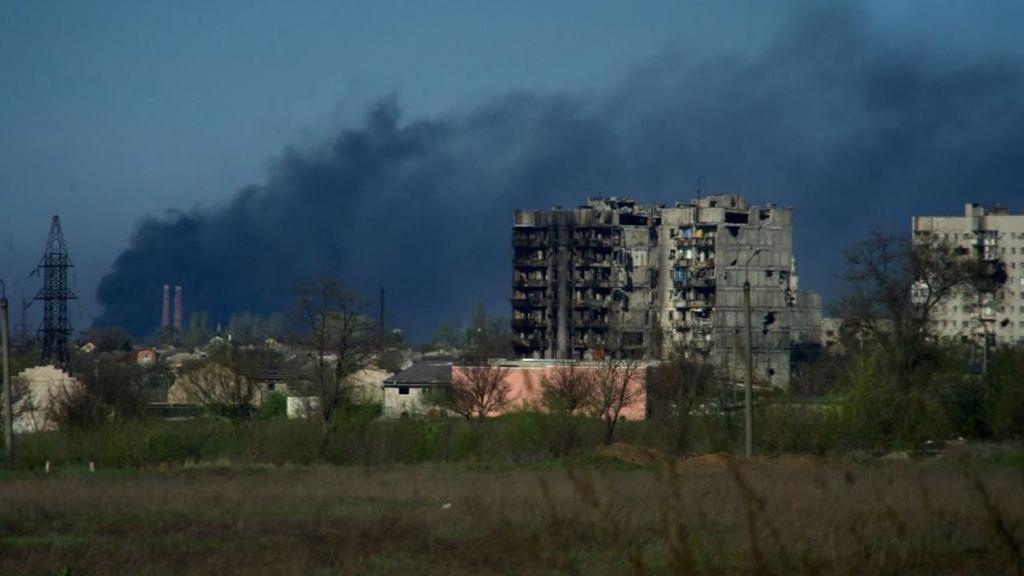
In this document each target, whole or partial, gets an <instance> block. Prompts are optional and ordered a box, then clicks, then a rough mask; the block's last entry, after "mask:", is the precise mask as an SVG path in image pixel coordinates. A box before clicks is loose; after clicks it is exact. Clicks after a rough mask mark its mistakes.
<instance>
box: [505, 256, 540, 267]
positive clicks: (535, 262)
mask: <svg viewBox="0 0 1024 576" xmlns="http://www.w3.org/2000/svg"><path fill="white" fill-rule="evenodd" d="M512 265H513V266H515V267H516V268H547V267H548V259H547V258H539V257H537V256H521V257H518V258H514V259H513V260H512Z"/></svg>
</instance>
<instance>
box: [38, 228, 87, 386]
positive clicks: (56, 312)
mask: <svg viewBox="0 0 1024 576" xmlns="http://www.w3.org/2000/svg"><path fill="white" fill-rule="evenodd" d="M72 266H73V264H72V263H71V259H70V258H69V257H68V250H67V247H66V246H65V245H64V233H63V232H61V229H60V216H54V217H53V221H52V223H51V224H50V237H49V238H48V239H47V241H46V252H45V253H44V254H43V258H42V259H41V260H40V261H39V266H38V267H37V268H36V270H35V272H33V274H38V273H39V271H40V270H42V272H43V288H42V290H40V291H39V293H38V294H36V297H35V300H41V301H42V302H43V324H42V325H41V326H40V327H39V331H40V332H41V333H42V336H43V354H42V359H43V361H44V362H47V361H48V362H52V363H54V364H56V365H57V366H59V367H61V368H63V367H64V366H65V365H66V364H67V361H68V337H69V336H70V335H71V322H70V321H69V320H68V300H74V299H76V298H78V297H77V296H75V295H74V293H72V292H71V289H70V288H69V287H68V268H71V267H72Z"/></svg>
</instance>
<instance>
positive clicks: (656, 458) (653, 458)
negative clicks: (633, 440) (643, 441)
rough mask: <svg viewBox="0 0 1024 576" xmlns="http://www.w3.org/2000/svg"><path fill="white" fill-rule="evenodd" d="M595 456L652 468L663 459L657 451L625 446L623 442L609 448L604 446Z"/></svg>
mask: <svg viewBox="0 0 1024 576" xmlns="http://www.w3.org/2000/svg"><path fill="white" fill-rule="evenodd" d="M597 455H598V456H600V457H602V458H608V459H611V460H618V461H619V462H625V463H627V464H636V465H639V466H653V465H655V464H657V463H658V462H661V461H663V460H664V458H665V457H664V456H663V455H662V454H661V453H660V452H658V451H657V450H652V449H650V448H644V447H642V446H634V445H633V444H626V443H625V442H616V443H615V444H612V445H611V446H605V447H604V448H601V449H600V450H599V451H598V452H597Z"/></svg>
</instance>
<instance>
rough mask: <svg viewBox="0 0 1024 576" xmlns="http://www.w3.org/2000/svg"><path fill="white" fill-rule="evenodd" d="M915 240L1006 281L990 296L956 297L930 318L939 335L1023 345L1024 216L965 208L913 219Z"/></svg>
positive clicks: (974, 206) (976, 206)
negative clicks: (942, 247)
mask: <svg viewBox="0 0 1024 576" xmlns="http://www.w3.org/2000/svg"><path fill="white" fill-rule="evenodd" d="M913 230H914V242H915V243H920V242H944V243H948V244H949V245H950V246H953V247H955V248H957V249H958V252H960V253H961V254H964V255H965V256H970V257H973V258H978V259H981V260H982V261H985V262H988V263H990V265H991V267H992V269H993V270H996V269H999V268H1002V269H1003V270H1004V271H1005V272H1006V276H1007V279H1006V282H1005V283H1004V284H1003V285H1002V287H1001V288H999V289H998V290H996V291H995V292H993V293H991V294H983V295H979V296H970V297H965V296H963V295H955V296H953V297H952V298H949V299H948V300H947V301H946V302H944V303H942V304H941V305H940V306H939V309H938V310H937V314H935V322H936V326H935V328H936V330H937V331H938V333H939V335H941V336H944V337H950V338H961V337H962V338H969V339H976V340H977V341H979V342H982V341H983V338H984V335H985V334H988V335H989V342H990V343H992V342H993V340H994V344H995V345H1002V344H1024V215H1022V214H1010V211H1009V210H1008V209H1006V208H1002V207H999V206H996V207H995V208H986V207H985V206H982V205H980V204H967V205H966V206H965V208H964V215H963V216H915V217H914V218H913Z"/></svg>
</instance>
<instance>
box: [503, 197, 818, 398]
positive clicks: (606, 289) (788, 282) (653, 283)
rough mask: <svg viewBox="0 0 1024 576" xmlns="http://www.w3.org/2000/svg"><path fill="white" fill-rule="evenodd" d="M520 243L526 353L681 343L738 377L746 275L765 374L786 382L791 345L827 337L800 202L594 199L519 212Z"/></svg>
mask: <svg viewBox="0 0 1024 576" xmlns="http://www.w3.org/2000/svg"><path fill="white" fill-rule="evenodd" d="M512 244H513V254H514V256H513V279H512V291H513V294H512V329H513V333H514V345H515V349H516V352H517V353H518V354H519V355H521V356H524V357H534V358H595V357H600V356H602V355H606V354H612V355H618V356H631V357H640V358H658V357H663V356H664V355H665V354H666V353H668V351H670V350H673V349H678V350H681V351H682V352H683V353H684V354H686V355H688V356H691V357H694V358H701V359H705V360H707V361H711V362H714V363H715V364H716V365H718V366H719V367H720V368H722V369H723V374H727V375H732V376H735V377H737V378H739V377H740V375H741V374H742V370H743V366H744V362H743V358H745V351H746V340H745V330H746V326H747V320H746V315H747V310H746V307H745V306H744V295H743V283H744V281H749V283H750V286H751V289H750V294H751V306H750V318H751V326H752V332H753V334H752V347H751V349H752V350H753V355H752V357H753V364H754V374H755V379H756V380H758V381H759V382H760V383H762V384H772V385H780V386H781V385H785V384H786V383H787V382H788V381H789V372H790V362H791V352H792V350H793V349H794V348H797V347H803V346H806V347H814V346H817V345H818V344H819V343H820V339H821V300H820V298H819V297H818V295H817V294H814V293H812V292H808V291H802V290H799V289H798V283H797V276H796V270H795V264H794V259H793V250H792V209H790V208H779V207H776V206H774V205H771V204H769V205H767V206H764V207H759V206H751V205H749V204H748V203H747V202H746V201H745V200H744V199H743V198H742V197H740V196H736V195H725V194H723V195H712V196H705V197H701V198H697V199H695V200H693V201H692V202H690V203H688V204H682V203H680V204H676V205H675V206H664V205H661V204H640V203H637V202H636V201H634V200H631V199H628V198H591V199H589V200H588V202H587V204H586V205H584V206H580V207H578V208H570V209H562V208H558V207H556V208H554V209H551V210H517V211H516V213H515V220H514V223H513V232H512Z"/></svg>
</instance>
